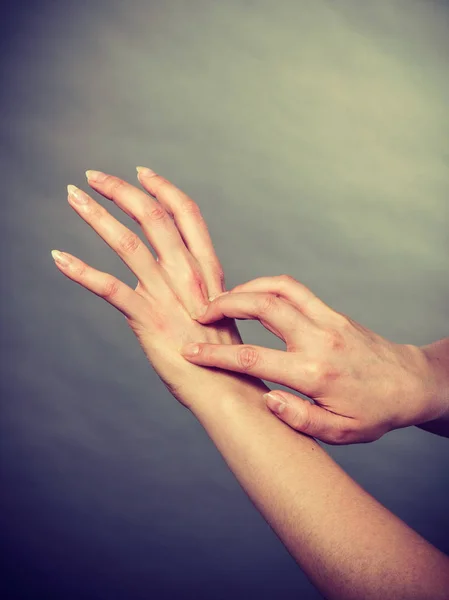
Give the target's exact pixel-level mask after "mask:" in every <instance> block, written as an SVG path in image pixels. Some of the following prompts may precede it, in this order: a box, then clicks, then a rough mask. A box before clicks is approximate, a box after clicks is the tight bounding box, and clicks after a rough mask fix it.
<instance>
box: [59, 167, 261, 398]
mask: <svg viewBox="0 0 449 600" xmlns="http://www.w3.org/2000/svg"><path fill="white" fill-rule="evenodd" d="M139 170H140V173H139V181H140V183H141V184H142V186H143V187H144V188H145V189H146V190H147V191H148V192H149V194H151V195H148V194H145V193H144V192H142V191H141V190H139V189H137V188H135V187H134V186H132V185H130V184H128V183H127V182H125V181H123V180H121V179H118V178H117V177H114V176H112V175H105V174H104V173H98V172H95V171H87V173H86V175H87V177H88V183H89V185H90V186H91V187H92V188H93V189H95V190H96V191H97V192H98V193H100V194H101V195H102V196H104V197H105V198H108V199H109V200H112V201H113V202H114V203H115V204H116V205H117V206H118V207H119V208H121V209H122V210H123V211H124V212H125V213H126V214H127V215H129V216H130V217H131V218H132V219H134V220H135V221H136V222H137V223H139V225H140V226H141V227H142V229H143V232H144V234H145V236H146V237H147V239H148V241H149V242H150V244H151V245H152V246H153V248H154V249H155V251H156V253H157V259H155V258H154V257H153V255H152V254H151V252H150V250H149V249H148V247H147V246H146V245H145V244H144V243H143V242H142V241H141V239H140V238H139V237H138V236H137V235H136V234H135V233H133V232H132V231H131V230H129V229H128V228H127V227H125V226H124V225H122V223H120V222H119V221H117V220H116V219H115V218H114V217H112V216H111V214H110V213H108V211H107V210H106V209H105V208H103V207H102V206H101V205H100V204H98V203H97V202H95V201H94V200H93V199H92V198H91V197H90V196H88V195H87V194H85V193H84V192H83V191H81V190H80V189H78V188H75V187H74V186H68V190H69V196H68V201H69V203H70V205H71V207H72V208H73V209H74V210H75V211H76V212H77V213H78V214H79V216H80V217H81V218H82V219H84V221H86V223H88V224H89V225H90V226H91V227H92V228H93V229H94V231H96V232H97V233H98V235H99V236H100V237H101V238H103V240H104V241H105V242H106V243H107V244H108V245H109V246H110V247H111V248H112V249H113V250H114V251H115V252H117V254H118V255H119V256H120V258H121V259H122V260H123V262H124V263H125V264H126V265H127V266H128V267H129V268H130V269H131V271H132V272H133V273H134V274H135V275H136V277H137V279H138V283H137V287H136V288H135V289H134V290H133V289H131V288H130V287H128V286H127V285H126V284H125V283H123V282H121V281H119V280H118V279H117V278H115V277H114V276H112V275H109V274H108V273H103V272H101V271H97V270H96V269H94V268H92V267H90V266H88V265H87V264H86V263H84V262H82V261H81V260H79V259H78V258H76V257H74V256H72V255H70V254H67V253H62V255H61V256H62V258H63V259H65V260H66V263H65V264H64V263H63V262H58V259H57V258H55V260H56V264H57V266H58V267H59V269H60V270H61V271H62V272H63V273H64V275H66V276H67V277H68V278H70V279H72V280H73V281H75V282H76V283H79V284H80V285H82V286H83V287H85V288H86V289H87V290H89V291H91V292H93V293H94V294H96V295H97V296H100V297H102V298H103V299H104V300H106V301H107V302H109V303H110V304H112V306H114V307H115V308H117V309H118V310H119V311H121V312H122V313H123V314H124V316H125V318H126V320H127V322H128V324H129V325H130V327H131V329H132V330H133V332H134V333H135V335H136V336H137V338H138V340H139V342H140V344H141V346H142V348H143V350H144V352H145V354H146V356H147V358H148V360H149V361H150V363H151V364H152V365H153V367H154V369H155V370H156V372H157V373H158V375H159V377H160V378H161V380H162V381H163V382H164V383H165V385H166V386H167V388H168V389H169V390H170V391H171V393H172V394H173V395H174V396H175V397H176V398H177V399H178V400H179V401H180V402H182V403H183V404H184V405H185V406H187V407H188V408H190V409H191V408H192V406H193V404H194V402H195V399H196V398H197V397H198V395H199V394H202V393H203V392H205V393H206V394H208V395H212V396H213V394H214V393H220V394H223V392H226V391H227V390H230V391H232V392H234V391H235V388H237V387H238V389H239V390H240V389H241V388H242V386H249V387H252V388H254V387H256V388H257V389H259V390H260V392H261V393H263V392H264V391H267V388H266V386H265V385H264V384H263V382H261V381H259V380H257V379H255V378H253V377H250V376H247V375H238V374H236V373H229V372H226V371H219V370H217V369H204V368H203V367H198V366H196V365H192V364H191V363H189V362H188V361H186V360H185V359H184V358H183V357H182V356H181V355H180V352H179V351H180V348H181V346H183V345H184V344H185V343H187V342H189V341H192V340H198V339H199V340H201V341H205V342H212V343H219V344H225V345H226V344H239V343H242V340H241V337H240V335H239V332H238V329H237V327H236V325H235V321H233V320H231V319H224V320H222V321H221V322H220V323H217V325H216V326H212V327H205V326H203V325H200V324H199V323H197V322H196V321H194V320H193V319H192V318H191V314H190V313H192V312H193V313H195V312H199V311H201V309H202V308H204V307H206V306H207V305H208V297H209V296H211V295H216V294H218V293H219V292H221V291H222V290H223V289H224V277H223V269H222V267H221V264H220V262H219V260H218V258H217V256H216V254H215V252H214V248H213V245H212V242H211V239H210V236H209V232H208V230H207V227H206V224H205V222H204V220H203V218H202V216H201V213H200V210H199V208H198V206H197V204H195V202H193V200H191V199H190V198H189V197H188V196H187V195H186V194H184V193H183V192H181V191H180V190H179V189H177V188H176V187H175V186H174V185H172V184H171V183H170V182H168V181H167V180H166V179H163V178H162V177H160V176H159V175H156V174H155V173H153V172H152V171H149V170H147V169H143V168H139ZM151 196H155V197H156V198H157V200H158V201H156V200H154V199H153V198H152V197H151ZM170 216H171V217H173V219H174V220H172V218H170ZM181 236H182V237H181Z"/></svg>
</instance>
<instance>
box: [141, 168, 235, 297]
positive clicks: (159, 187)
mask: <svg viewBox="0 0 449 600" xmlns="http://www.w3.org/2000/svg"><path fill="white" fill-rule="evenodd" d="M136 168H137V177H138V179H139V181H140V183H141V184H142V186H143V187H144V188H145V189H146V190H147V192H149V193H150V194H151V195H152V196H155V197H156V198H157V200H158V201H159V202H160V203H161V204H162V205H163V206H164V207H165V210H166V211H167V212H168V213H169V214H171V215H172V216H173V219H174V221H175V223H176V227H177V228H178V231H179V232H180V234H181V236H182V239H183V240H184V244H185V245H186V247H187V249H188V250H189V252H190V253H191V254H192V256H194V257H195V258H196V260H197V261H198V264H199V265H200V267H201V270H202V273H203V276H204V280H205V283H206V285H207V289H208V294H209V296H216V295H217V294H219V293H220V292H222V291H223V290H224V289H225V282H224V273H223V268H222V266H221V263H220V261H219V260H218V257H217V255H216V253H215V250H214V246H213V244H212V240H211V237H210V234H209V230H208V229H207V225H206V222H205V220H204V218H203V216H202V214H201V210H200V208H199V206H198V204H196V202H194V201H193V200H192V199H191V198H190V197H189V196H187V194H185V193H184V192H183V191H181V190H180V189H178V188H177V187H176V186H175V185H173V184H172V183H170V182H169V181H167V179H165V178H164V177H161V176H160V175H157V174H156V173H154V171H151V169H148V168H146V167H136Z"/></svg>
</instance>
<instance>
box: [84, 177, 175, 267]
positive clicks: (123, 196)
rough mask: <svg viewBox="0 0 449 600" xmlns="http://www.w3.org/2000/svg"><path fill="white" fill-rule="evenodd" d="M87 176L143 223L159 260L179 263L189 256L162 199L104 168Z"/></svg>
mask: <svg viewBox="0 0 449 600" xmlns="http://www.w3.org/2000/svg"><path fill="white" fill-rule="evenodd" d="M86 177H87V181H88V184H89V185H90V186H91V187H92V188H93V189H94V190H96V191H97V192H98V193H99V194H101V195H102V196H104V197H105V198H108V199H109V200H112V201H113V202H114V203H115V204H117V206H118V207H119V208H121V209H122V210H123V211H124V212H125V213H126V214H127V215H128V216H130V217H131V218H132V219H134V221H137V223H139V225H140V226H141V227H142V230H143V232H144V233H145V236H146V238H147V239H148V241H149V242H150V244H151V246H152V247H153V248H154V249H155V251H156V254H157V255H158V257H159V262H163V261H166V262H170V261H171V262H172V263H175V262H176V261H178V263H179V260H180V257H181V256H184V257H185V256H186V255H187V248H186V247H185V245H184V242H183V241H182V239H181V236H180V235H179V231H178V230H177V228H176V226H175V224H174V223H173V221H172V220H171V219H170V217H169V215H168V213H167V212H166V210H165V208H164V207H163V206H162V205H161V204H159V202H156V200H154V199H153V198H151V196H148V194H145V193H144V192H142V191H141V190H138V189H137V188H136V187H134V186H133V185H130V184H129V183H127V182H126V181H123V179H119V178H118V177H114V176H113V175H107V174H105V173H100V171H86Z"/></svg>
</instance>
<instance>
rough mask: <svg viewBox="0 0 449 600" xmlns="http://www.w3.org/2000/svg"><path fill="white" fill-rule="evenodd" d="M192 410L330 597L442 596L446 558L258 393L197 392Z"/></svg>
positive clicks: (447, 582) (448, 570)
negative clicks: (201, 396)
mask: <svg viewBox="0 0 449 600" xmlns="http://www.w3.org/2000/svg"><path fill="white" fill-rule="evenodd" d="M192 411H193V413H194V414H195V415H196V416H197V418H198V419H199V421H200V422H201V423H202V425H203V426H204V428H205V429H206V431H207V433H208V434H209V436H210V437H211V439H212V441H213V442H214V443H215V445H216V446H217V448H218V449H219V451H220V452H221V454H222V455H223V457H224V459H225V460H226V462H227V463H228V465H229V467H230V468H231V470H232V471H233V473H234V474H235V476H236V477H237V479H238V480H239V482H240V484H241V485H242V487H243V488H244V489H245V491H246V492H247V494H248V495H249V497H250V498H251V499H252V501H253V503H254V504H255V506H256V507H257V508H258V510H259V511H260V512H261V513H262V514H263V516H264V517H265V519H266V520H267V522H268V523H269V524H270V525H271V527H272V528H273V529H274V530H275V532H276V533H277V534H278V536H279V537H280V539H281V540H282V542H283V543H284V544H285V546H286V547H287V549H288V550H289V552H290V553H291V554H292V556H293V557H294V558H295V560H296V561H297V562H298V564H299V565H300V566H301V567H302V569H303V570H304V572H305V573H306V574H307V575H308V577H309V578H310V580H311V581H312V582H313V583H314V585H315V586H316V587H317V588H318V589H319V590H320V591H321V593H323V594H324V595H325V597H326V598H328V599H330V600H333V599H342V600H343V599H344V600H351V599H352V598H353V599H354V600H355V599H356V600H360V598H364V600H370V599H379V600H380V599H382V600H383V599H384V598H392V597H394V598H398V599H400V598H407V599H412V598H419V600H425V599H426V598H429V599H430V598H432V600H437V599H439V598H441V599H443V598H447V589H449V559H448V557H446V556H445V555H444V554H442V553H441V552H440V551H439V550H437V549H436V548H434V547H433V546H432V545H430V544H429V543H428V542H426V541H425V540H424V539H423V538H421V537H420V536H419V535H418V534H417V533H416V532H414V531H413V530H412V529H410V528H409V527H408V526H407V525H406V524H405V523H403V522H402V521H401V520H400V519H398V518H397V517H396V516H395V515H393V514H392V513H390V512H389V511H388V510H387V509H386V508H385V507H383V506H382V505H381V504H379V503H378V502H377V501H376V500H375V499H374V498H373V497H372V496H370V495H369V494H368V493H367V492H365V491H364V490H363V489H362V488H361V487H360V486H359V485H358V484H357V483H356V482H355V481H353V480H352V479H351V478H350V477H349V476H348V475H347V474H346V473H345V472H344V471H343V470H342V469H341V468H340V467H339V466H338V465H337V464H336V463H335V462H334V461H333V460H332V459H331V458H330V456H329V455H328V454H327V453H326V452H325V451H324V450H323V449H322V448H321V447H320V446H319V445H318V444H317V443H316V442H315V441H314V440H313V439H312V438H309V437H307V436H304V435H302V434H300V433H297V432H295V431H293V430H292V429H291V428H289V427H288V426H287V425H285V424H284V423H282V422H281V421H279V420H277V419H275V418H273V415H271V414H270V413H269V411H268V409H267V408H266V406H265V404H264V402H263V400H262V399H261V393H260V392H259V391H257V390H251V391H249V392H247V393H242V394H238V395H235V396H233V397H229V396H225V397H222V398H216V397H215V398H210V397H209V398H207V400H206V399H204V401H203V400H202V399H198V402H197V403H196V404H195V405H194V406H193V407H192ZM445 592H446V593H445Z"/></svg>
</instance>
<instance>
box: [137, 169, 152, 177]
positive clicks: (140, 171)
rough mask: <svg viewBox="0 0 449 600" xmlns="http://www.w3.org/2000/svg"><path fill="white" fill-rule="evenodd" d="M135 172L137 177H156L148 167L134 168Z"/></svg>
mask: <svg viewBox="0 0 449 600" xmlns="http://www.w3.org/2000/svg"><path fill="white" fill-rule="evenodd" d="M136 171H137V174H138V175H143V176H144V177H150V175H156V173H155V172H154V171H152V170H151V169H149V168H148V167H136Z"/></svg>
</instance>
